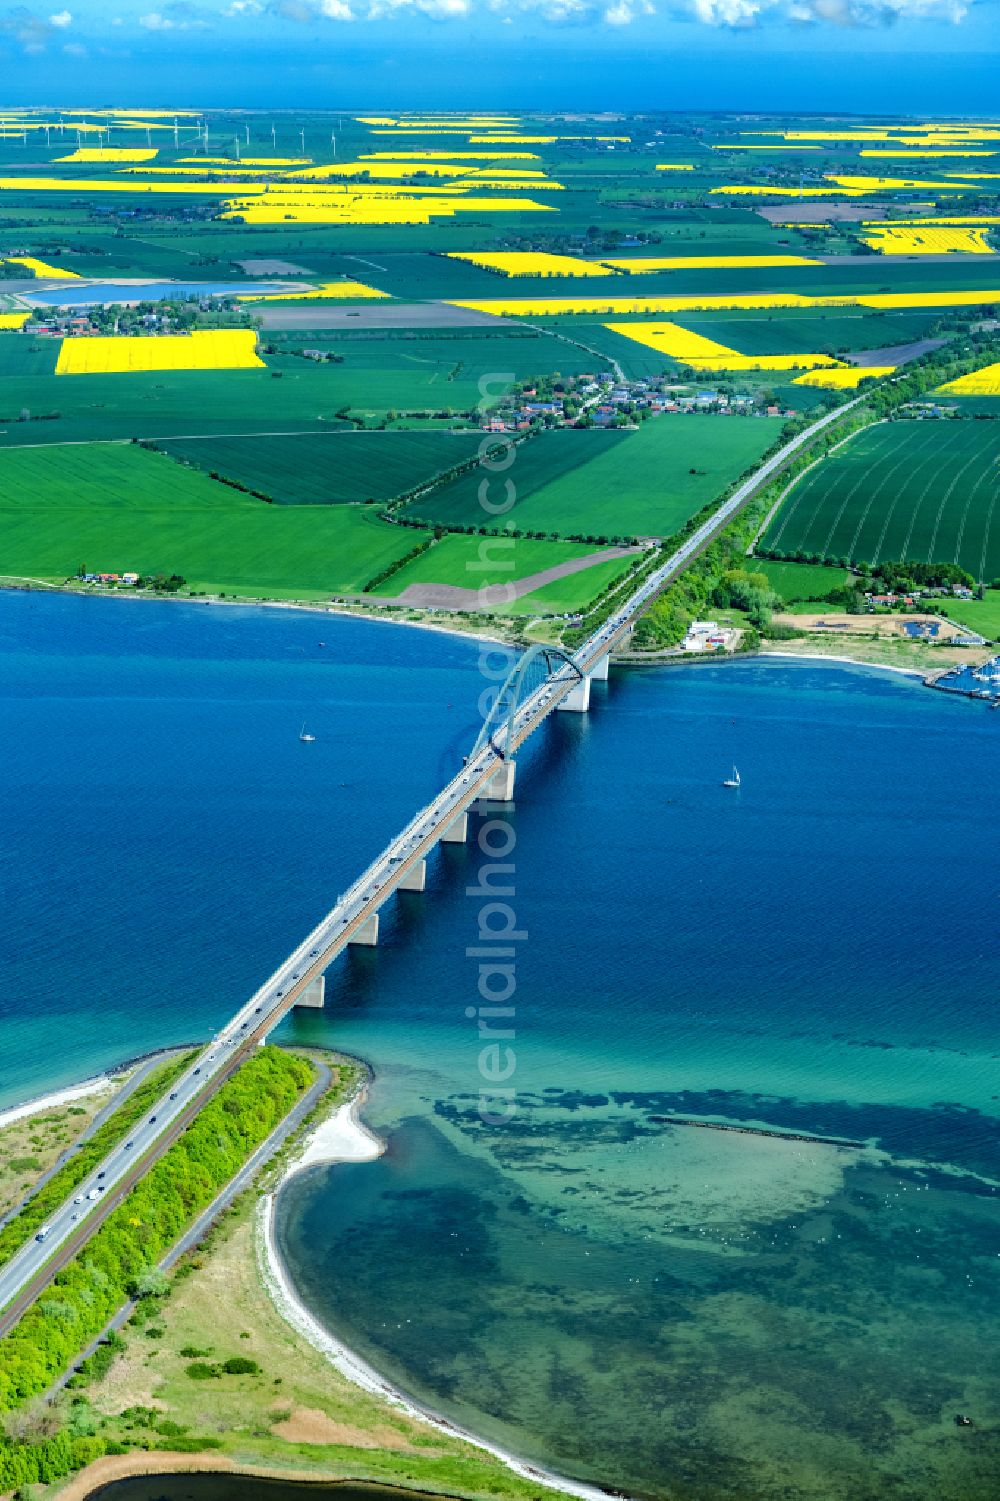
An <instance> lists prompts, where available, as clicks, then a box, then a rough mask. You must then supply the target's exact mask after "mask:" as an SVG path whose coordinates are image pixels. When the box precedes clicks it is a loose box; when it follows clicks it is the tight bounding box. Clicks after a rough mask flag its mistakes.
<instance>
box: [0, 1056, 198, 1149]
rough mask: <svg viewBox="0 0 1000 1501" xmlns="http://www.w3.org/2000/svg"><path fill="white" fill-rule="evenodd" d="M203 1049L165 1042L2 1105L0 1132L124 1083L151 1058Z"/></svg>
mask: <svg viewBox="0 0 1000 1501" xmlns="http://www.w3.org/2000/svg"><path fill="white" fill-rule="evenodd" d="M203 1046H204V1043H202V1042H179V1043H167V1044H166V1045H165V1046H164V1047H160V1048H147V1049H146V1051H145V1052H144V1053H134V1054H133V1055H131V1056H130V1057H128V1058H123V1059H122V1060H121V1062H120V1063H109V1064H108V1065H107V1067H106V1068H105V1069H104V1071H103V1073H100V1074H92V1075H90V1076H89V1077H88V1078H86V1079H81V1080H80V1082H79V1083H78V1084H64V1085H63V1086H62V1088H61V1089H54V1090H50V1091H49V1093H48V1094H42V1095H32V1096H31V1097H30V1098H29V1099H27V1100H19V1101H18V1103H17V1104H16V1105H4V1106H2V1107H0V1131H2V1130H3V1129H4V1127H5V1126H12V1125H13V1124H14V1122H15V1121H19V1120H24V1119H25V1117H26V1116H29V1115H39V1114H40V1113H41V1112H42V1111H43V1110H55V1109H56V1108H57V1107H58V1106H60V1105H71V1104H72V1103H73V1101H74V1100H82V1099H86V1097H87V1096H88V1095H91V1094H96V1093H97V1092H98V1090H101V1089H104V1088H105V1087H106V1086H107V1085H117V1084H120V1083H124V1077H123V1076H124V1075H125V1074H130V1073H131V1072H132V1070H133V1069H134V1068H140V1067H141V1066H142V1064H144V1063H148V1062H149V1060H150V1059H151V1058H160V1057H162V1058H167V1057H169V1056H170V1054H171V1053H186V1052H188V1051H190V1049H191V1048H200V1047H203Z"/></svg>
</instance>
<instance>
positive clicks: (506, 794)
mask: <svg viewBox="0 0 1000 1501" xmlns="http://www.w3.org/2000/svg"><path fill="white" fill-rule="evenodd" d="M514 770H515V763H514V762H513V761H501V763H500V765H499V766H498V767H497V769H496V771H495V772H494V773H493V775H492V776H491V777H490V779H489V781H488V782H487V783H486V786H485V787H484V788H483V792H482V796H483V797H484V798H487V799H488V800H489V801H490V802H493V803H512V802H513V801H514Z"/></svg>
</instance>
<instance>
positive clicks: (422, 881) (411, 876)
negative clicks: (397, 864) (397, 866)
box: [396, 860, 427, 891]
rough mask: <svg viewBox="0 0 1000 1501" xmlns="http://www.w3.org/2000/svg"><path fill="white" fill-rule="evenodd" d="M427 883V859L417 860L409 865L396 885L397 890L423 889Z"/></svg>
mask: <svg viewBox="0 0 1000 1501" xmlns="http://www.w3.org/2000/svg"><path fill="white" fill-rule="evenodd" d="M426 885H427V861H426V860H418V861H417V862H416V864H415V865H411V866H410V868H409V870H408V871H407V872H406V874H405V876H403V877H402V879H401V880H400V882H399V884H398V885H397V887H396V890H397V891H423V889H424V887H425V886H426Z"/></svg>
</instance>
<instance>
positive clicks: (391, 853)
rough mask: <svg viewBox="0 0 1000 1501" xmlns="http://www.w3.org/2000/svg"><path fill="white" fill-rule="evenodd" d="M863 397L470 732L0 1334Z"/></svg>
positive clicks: (25, 1289) (61, 1219) (246, 1009)
mask: <svg viewBox="0 0 1000 1501" xmlns="http://www.w3.org/2000/svg"><path fill="white" fill-rule="evenodd" d="M864 399H865V398H864V397H857V398H855V399H854V400H853V401H851V402H848V403H846V404H845V405H844V406H841V407H838V408H837V409H836V410H835V411H834V412H831V413H828V414H827V415H826V416H825V417H823V418H821V419H820V420H819V421H818V422H815V423H813V424H812V425H811V426H810V427H808V428H806V429H805V430H804V431H803V432H802V433H800V434H799V435H798V436H797V437H796V438H794V439H792V440H791V441H790V442H789V443H787V444H785V445H784V446H783V447H782V448H781V449H780V450H779V451H778V453H777V454H774V455H773V456H772V457H771V458H770V459H769V460H767V461H766V463H764V464H762V465H761V466H760V468H759V469H757V470H756V471H755V473H754V474H753V475H751V476H750V478H749V479H747V480H745V481H744V482H743V483H742V484H741V485H739V486H738V487H737V488H736V490H735V491H734V492H733V494H732V495H731V496H729V498H728V499H727V500H725V501H724V502H723V503H722V504H721V505H720V506H719V507H718V509H717V510H716V511H715V512H714V513H713V514H712V516H710V517H709V518H708V520H707V521H706V522H704V523H703V524H702V526H700V527H699V528H698V529H697V530H696V531H695V532H694V533H693V534H692V535H691V536H690V537H689V538H687V539H686V540H685V541H684V542H683V543H682V545H681V546H680V547H679V548H678V549H677V550H676V551H675V552H674V553H673V554H671V556H670V557H669V558H668V559H666V561H665V562H664V563H662V564H661V565H660V566H659V567H658V568H656V569H654V570H653V571H652V573H650V574H649V576H648V577H647V578H646V579H645V580H644V581H643V582H642V583H641V584H640V585H639V587H638V588H637V589H636V590H635V592H634V593H633V594H632V595H630V596H629V598H628V599H627V600H626V601H625V603H624V604H623V605H622V606H621V607H620V608H619V609H618V610H617V611H615V612H614V613H613V614H612V615H611V616H610V617H609V619H607V620H606V621H604V622H603V623H602V625H600V626H599V627H598V629H597V630H596V631H595V632H594V633H593V634H592V635H591V636H590V637H589V638H588V639H587V641H585V642H584V643H583V645H582V646H581V647H580V648H579V649H578V650H577V651H576V652H574V653H573V654H572V655H568V654H566V655H564V657H563V660H562V662H561V664H560V665H559V666H558V667H557V668H555V669H554V670H552V671H550V673H549V674H548V676H547V677H546V678H545V681H544V682H543V683H542V684H541V685H540V686H539V687H537V688H536V689H535V690H534V691H533V692H532V693H531V694H530V695H529V696H528V697H527V698H526V699H525V701H524V702H523V703H522V704H519V705H518V704H516V703H515V704H514V705H512V706H511V709H510V712H509V714H508V717H507V722H506V729H507V739H506V744H505V746H503V747H502V748H498V746H497V744H496V743H495V742H496V739H497V737H496V736H495V735H494V734H492V733H488V734H486V735H485V737H481V740H482V741H483V743H482V744H481V745H480V746H477V747H476V748H475V749H474V751H473V754H472V756H471V757H469V758H468V761H467V764H466V765H465V766H464V768H463V769H462V770H460V771H459V772H458V773H457V774H456V775H455V776H454V777H453V778H452V779H451V781H450V782H448V783H447V785H446V786H445V787H444V788H443V789H442V791H441V792H440V793H439V794H438V796H437V797H436V798H435V799H434V800H433V801H432V802H431V803H429V804H427V805H426V807H424V808H422V809H420V810H419V811H418V813H417V814H415V816H414V817H413V818H412V819H411V820H410V822H409V824H407V826H406V828H405V829H403V830H402V831H401V832H400V833H399V834H398V835H397V836H396V838H395V839H394V840H393V841H392V842H391V843H390V844H389V845H387V846H386V848H385V849H384V850H383V851H382V853H381V854H380V855H379V856H378V857H377V859H376V860H374V861H373V862H372V864H371V865H369V866H368V868H367V869H366V870H365V871H363V872H362V874H361V875H360V876H359V877H358V878H357V880H355V882H354V883H353V884H352V886H351V887H350V888H349V890H348V891H347V892H346V893H345V894H343V895H342V896H340V897H338V899H337V903H336V905H335V906H334V907H333V908H332V909H331V911H330V912H328V913H327V915H326V916H325V917H324V918H323V919H322V920H321V921H320V922H319V923H318V924H317V925H316V927H315V928H314V929H313V930H312V932H311V933H309V934H308V935H307V937H306V938H304V939H303V940H302V942H301V943H300V944H299V945H298V946H297V948H296V949H294V950H293V952H292V953H291V954H290V955H289V956H288V958H287V959H286V960H285V961H284V962H283V963H282V964H281V965H280V966H279V967H278V969H277V970H275V972H274V973H273V974H272V975H270V976H269V977H268V979H267V980H265V982H264V984H263V985H262V986H260V988H259V989H258V990H257V991H256V992H255V993H254V995H253V996H251V998H250V1000H249V1001H247V1002H246V1004H245V1005H244V1006H243V1007H241V1009H240V1010H239V1011H238V1012H237V1013H236V1015H235V1016H234V1017H233V1018H232V1019H231V1020H230V1021H229V1022H228V1023H227V1024H226V1025H225V1027H223V1029H222V1030H221V1031H220V1032H219V1033H218V1034H217V1036H216V1037H215V1039H214V1040H213V1042H212V1043H210V1044H209V1045H208V1046H207V1047H206V1048H205V1049H204V1050H203V1051H202V1053H201V1054H199V1055H198V1057H197V1058H196V1059H195V1060H194V1062H193V1064H192V1066H191V1068H190V1069H189V1070H188V1071H187V1072H186V1073H185V1075H184V1076H183V1077H182V1079H181V1080H179V1081H177V1082H176V1083H175V1086H174V1089H173V1090H172V1092H171V1093H170V1094H169V1097H167V1098H165V1099H163V1100H161V1101H160V1102H158V1104H157V1106H156V1107H155V1108H154V1110H153V1113H152V1115H151V1116H150V1118H149V1120H148V1122H147V1123H145V1124H144V1125H143V1126H142V1127H140V1128H138V1129H137V1130H136V1132H135V1133H134V1140H133V1141H132V1142H129V1143H128V1144H127V1145H125V1146H121V1145H120V1146H118V1147H116V1148H115V1149H114V1150H113V1151H112V1153H110V1154H109V1156H108V1157H107V1158H106V1159H105V1162H104V1164H103V1165H102V1166H101V1167H100V1168H99V1169H98V1170H95V1172H94V1173H92V1174H91V1175H90V1177H89V1178H88V1179H87V1180H85V1181H84V1183H83V1184H81V1185H79V1186H78V1188H77V1197H76V1198H75V1199H74V1200H73V1201H72V1202H70V1201H67V1203H66V1204H64V1205H63V1206H62V1207H61V1209H60V1210H59V1211H58V1212H57V1214H56V1215H55V1216H53V1219H52V1227H53V1229H52V1231H51V1232H50V1233H51V1234H53V1235H56V1239H55V1240H53V1242H52V1244H51V1245H47V1242H48V1235H47V1236H46V1238H45V1241H43V1242H41V1243H39V1241H38V1240H37V1238H36V1240H35V1241H29V1242H28V1243H27V1244H26V1245H25V1246H23V1247H22V1248H21V1249H20V1250H19V1251H18V1252H17V1253H16V1254H15V1255H14V1256H13V1257H12V1258H11V1259H10V1260H9V1261H8V1262H7V1264H6V1265H5V1266H3V1267H0V1336H3V1335H5V1334H7V1333H9V1332H10V1330H11V1329H13V1328H14V1327H15V1326H16V1324H17V1322H18V1320H19V1319H20V1318H21V1316H22V1315H23V1314H24V1313H25V1311H26V1310H27V1309H28V1308H30V1307H31V1305H32V1303H33V1302H34V1301H35V1300H36V1299H37V1298H38V1297H39V1296H40V1294H41V1293H42V1292H44V1290H45V1288H46V1287H48V1286H49V1284H50V1283H51V1282H52V1280H53V1279H54V1278H55V1277H56V1276H58V1274H59V1272H60V1271H61V1270H62V1269H63V1268H64V1267H65V1266H67V1265H68V1264H69V1262H70V1261H71V1260H72V1259H73V1257H74V1256H76V1255H77V1254H78V1252H79V1251H80V1250H81V1249H82V1247H83V1246H84V1245H86V1243H87V1241H88V1240H89V1239H90V1238H91V1236H93V1234H94V1233H95V1232H96V1231H97V1230H98V1229H99V1228H100V1226H101V1225H102V1224H104V1222H105V1221H106V1220H107V1219H108V1217H109V1216H110V1215H111V1214H112V1213H113V1212H114V1210H115V1209H116V1208H118V1206H119V1205H120V1204H121V1203H122V1202H123V1200H124V1199H125V1198H126V1196H127V1195H128V1193H129V1191H130V1189H132V1188H133V1187H134V1186H135V1184H136V1183H137V1182H139V1180H140V1179H141V1178H142V1177H143V1176H144V1175H145V1174H146V1173H147V1172H148V1171H149V1169H150V1168H151V1167H152V1166H153V1164H154V1163H156V1162H158V1161H159V1160H160V1159H161V1158H162V1157H163V1156H164V1154H165V1153H166V1152H167V1151H169V1149H170V1147H171V1146H172V1145H173V1144H174V1142H175V1141H176V1140H177V1139H178V1137H179V1136H181V1134H182V1133H183V1132H184V1131H185V1130H186V1129H187V1127H188V1126H189V1125H190V1124H191V1122H192V1121H193V1120H194V1119H195V1117H196V1116H197V1114H198V1112H199V1111H200V1110H201V1109H202V1107H203V1106H204V1105H205V1104H206V1103H207V1101H208V1100H210V1099H211V1098H212V1096H213V1095H214V1094H216V1093H217V1091H218V1090H219V1089H220V1088H221V1087H222V1085H223V1084H224V1083H225V1082H226V1080H227V1079H229V1078H231V1077H232V1075H233V1074H234V1073H235V1072H236V1070H237V1069H238V1068H239V1066H240V1064H241V1063H242V1062H243V1061H244V1059H245V1058H246V1057H248V1056H249V1054H250V1053H251V1052H252V1050H253V1048H254V1047H256V1046H257V1045H258V1044H259V1043H262V1042H263V1041H264V1040H265V1038H266V1037H267V1035H268V1034H269V1033H270V1032H271V1031H273V1029H274V1028H275V1027H276V1026H277V1025H278V1023H279V1022H280V1021H281V1020H282V1018H283V1017H284V1016H285V1015H286V1014H287V1012H288V1011H290V1010H291V1008H292V1007H293V1006H295V1005H296V1004H297V1003H298V1002H299V1001H300V1000H301V999H302V997H303V996H304V995H305V993H306V991H308V990H309V988H310V986H312V985H313V984H314V982H315V981H317V980H318V979H319V977H320V976H321V975H322V974H323V973H324V971H325V970H326V969H328V968H329V966H330V965H331V964H332V963H333V961H334V959H336V958H337V956H338V955H339V954H341V953H342V952H343V951H344V949H345V948H347V947H348V946H349V945H350V944H351V943H357V942H369V943H370V942H373V941H374V939H373V938H371V937H370V936H368V937H366V935H370V934H371V932H372V924H373V923H376V924H377V920H378V913H379V910H380V908H381V907H382V906H383V905H384V904H385V902H386V901H387V900H388V899H389V897H390V896H391V895H392V894H393V893H394V892H395V891H396V890H397V889H399V888H400V887H401V886H403V887H405V886H406V885H407V881H408V878H412V876H413V873H414V872H416V871H418V870H422V867H423V862H425V861H426V858H427V856H428V854H429V853H430V852H431V850H433V848H434V847H435V845H437V844H438V843H439V842H440V840H441V839H442V837H443V836H447V835H448V833H449V831H450V830H454V829H455V828H456V827H457V826H459V825H460V824H461V821H462V820H463V819H465V818H466V817H467V815H468V813H469V811H470V810H472V809H473V808H474V807H475V806H476V805H477V804H478V805H479V806H481V807H482V806H489V804H490V803H491V802H506V801H509V800H510V798H511V795H512V790H513V769H514V763H513V760H512V757H513V755H514V753H515V752H516V750H517V749H518V747H519V746H521V745H523V744H524V742H525V741H526V740H527V739H528V737H529V736H530V735H532V734H533V733H534V732H535V730H537V729H538V728H539V727H540V725H541V724H542V723H544V721H545V719H546V718H547V717H548V715H549V714H551V713H552V712H553V711H554V710H557V709H558V708H559V707H560V706H561V705H563V704H565V701H566V700H567V699H568V698H569V697H570V695H571V694H573V693H574V691H578V690H579V687H580V685H582V684H584V683H586V684H587V687H588V690H589V678H590V676H591V675H592V673H593V672H594V670H595V668H599V667H600V665H601V664H602V663H606V661H607V659H608V657H609V655H610V653H611V652H612V651H613V650H614V648H615V647H616V646H618V645H619V644H620V643H621V642H622V641H623V640H624V638H625V637H626V636H627V635H628V634H629V632H630V631H631V629H632V627H633V625H634V622H635V620H636V619H637V617H638V616H639V615H640V614H641V613H642V611H643V610H644V609H645V608H646V607H647V606H648V605H649V604H650V603H651V602H652V600H653V599H655V598H656V596H657V595H658V594H659V593H661V592H662V590H664V589H665V588H667V587H668V585H669V584H671V583H672V582H673V581H674V579H676V578H677V577H678V576H679V575H680V574H681V573H683V571H684V569H685V568H687V567H688V566H689V565H690V564H691V563H692V562H693V561H694V559H695V558H696V557H698V556H699V555H700V554H701V553H702V552H703V551H704V550H705V548H706V547H708V546H709V544H710V543H711V542H712V541H713V540H714V539H715V538H716V537H717V536H718V534H719V533H720V532H721V531H722V530H724V528H725V527H726V526H727V525H728V524H729V522H730V521H731V520H732V519H733V517H734V516H736V515H737V514H738V513H739V511H740V510H741V509H742V508H743V506H744V505H746V504H747V503H748V501H749V500H750V499H751V498H752V497H753V495H754V494H755V493H756V491H757V490H758V489H760V487H761V485H763V484H766V483H767V482H768V481H769V480H770V479H772V478H774V477H775V475H777V474H778V473H780V472H781V470H782V469H783V468H784V467H785V466H786V465H787V464H788V463H789V462H790V461H791V460H792V459H793V458H794V457H795V455H796V454H797V453H798V452H799V451H800V450H801V449H802V448H803V447H805V446H806V445H807V444H808V443H810V442H811V441H812V439H813V438H814V437H815V436H816V435H817V434H818V433H819V432H821V431H822V430H824V429H825V428H826V427H828V426H830V425H831V424H833V423H835V422H837V421H839V420H840V419H841V418H842V417H843V416H845V415H846V414H847V413H848V412H850V411H851V410H852V409H853V408H854V407H856V406H858V405H859V404H860V402H862V401H863V400H864ZM582 707H586V703H583V705H582ZM410 889H422V886H420V887H413V886H411V887H410ZM376 931H377V930H376ZM153 1125H156V1127H157V1129H156V1130H155V1131H152V1130H151V1129H150V1128H151V1127H152V1126H153ZM98 1180H100V1182H101V1183H103V1189H102V1188H101V1187H100V1183H99V1182H98ZM94 1187H96V1188H97V1189H98V1191H99V1192H101V1193H103V1195H104V1196H103V1197H101V1198H99V1199H98V1200H97V1201H96V1202H94V1203H93V1207H92V1208H91V1209H89V1210H81V1212H80V1213H79V1214H73V1213H72V1207H73V1202H76V1203H79V1202H80V1200H81V1199H82V1200H83V1202H84V1203H87V1202H90V1201H89V1200H87V1198H86V1194H87V1191H88V1189H93V1188H94ZM56 1232H58V1233H57V1234H56Z"/></svg>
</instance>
